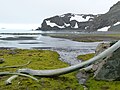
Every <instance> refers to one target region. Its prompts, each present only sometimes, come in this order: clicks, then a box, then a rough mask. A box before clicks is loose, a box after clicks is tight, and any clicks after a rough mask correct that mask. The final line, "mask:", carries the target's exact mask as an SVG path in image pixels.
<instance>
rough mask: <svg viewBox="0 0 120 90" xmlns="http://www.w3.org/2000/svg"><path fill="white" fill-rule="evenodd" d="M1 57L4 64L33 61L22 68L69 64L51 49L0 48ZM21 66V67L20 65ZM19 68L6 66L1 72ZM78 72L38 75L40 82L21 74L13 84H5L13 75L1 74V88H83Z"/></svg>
mask: <svg viewBox="0 0 120 90" xmlns="http://www.w3.org/2000/svg"><path fill="white" fill-rule="evenodd" d="M0 58H4V59H5V62H4V63H1V64H0V67H2V66H14V65H22V64H25V63H27V62H28V61H31V63H30V64H29V65H27V66H24V67H22V68H31V69H37V70H39V69H57V68H63V67H67V66H69V65H68V64H66V63H64V62H62V61H60V60H59V54H58V53H56V52H54V51H50V50H25V49H23V50H22V49H15V50H0ZM19 68H21V67H19ZM19 68H4V69H0V72H4V71H10V72H15V71H16V70H17V69H19ZM75 75H76V72H73V73H69V74H65V75H61V76H58V77H38V76H35V77H36V78H37V79H38V80H39V82H36V81H34V80H32V79H30V78H27V77H22V76H19V77H17V78H16V79H15V80H13V82H12V84H10V85H5V81H6V80H7V79H8V78H9V77H10V76H11V75H7V76H0V90H83V88H82V86H81V85H79V83H78V81H77V79H76V76H75Z"/></svg>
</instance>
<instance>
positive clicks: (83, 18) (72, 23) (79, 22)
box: [41, 13, 97, 30]
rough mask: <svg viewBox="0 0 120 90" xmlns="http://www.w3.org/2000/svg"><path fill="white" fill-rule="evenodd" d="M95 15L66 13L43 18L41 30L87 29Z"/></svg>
mask: <svg viewBox="0 0 120 90" xmlns="http://www.w3.org/2000/svg"><path fill="white" fill-rule="evenodd" d="M96 16H97V15H92V14H86V15H85V14H72V13H67V14H63V15H60V16H58V15H57V16H54V17H51V18H47V19H44V20H43V22H42V24H41V29H42V30H64V29H70V30H71V29H72V30H76V29H77V30H78V29H79V30H87V28H88V27H89V25H90V24H91V22H92V20H93V19H94V18H95V17H96Z"/></svg>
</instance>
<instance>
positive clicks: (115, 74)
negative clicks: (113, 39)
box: [93, 44, 120, 81]
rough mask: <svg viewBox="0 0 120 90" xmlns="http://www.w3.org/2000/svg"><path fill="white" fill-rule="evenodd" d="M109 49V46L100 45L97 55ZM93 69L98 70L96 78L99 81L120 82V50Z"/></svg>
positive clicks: (95, 74)
mask: <svg viewBox="0 0 120 90" xmlns="http://www.w3.org/2000/svg"><path fill="white" fill-rule="evenodd" d="M108 47H109V44H100V45H99V46H98V47H97V51H96V53H97V54H98V53H100V52H102V51H103V50H105V49H106V48H108ZM93 68H94V69H95V68H96V71H95V73H94V76H95V79H97V80H107V81H112V80H120V48H119V49H118V50H116V51H115V52H114V53H112V54H111V55H109V56H107V57H106V58H104V61H101V62H98V63H96V64H95V65H94V66H93Z"/></svg>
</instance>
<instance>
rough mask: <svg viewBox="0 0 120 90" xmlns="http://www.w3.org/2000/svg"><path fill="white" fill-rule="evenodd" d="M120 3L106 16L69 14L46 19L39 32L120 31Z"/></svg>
mask: <svg viewBox="0 0 120 90" xmlns="http://www.w3.org/2000/svg"><path fill="white" fill-rule="evenodd" d="M119 16H120V1H119V2H117V3H116V4H115V5H113V6H112V7H111V8H110V10H109V11H108V12H107V13H105V14H99V15H93V14H72V13H67V14H63V15H57V16H54V17H50V18H47V19H44V20H43V22H42V24H41V27H38V29H37V30H80V31H102V30H104V31H105V30H106V31H107V30H109V31H120V30H119V28H120V17H119Z"/></svg>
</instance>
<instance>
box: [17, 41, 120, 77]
mask: <svg viewBox="0 0 120 90" xmlns="http://www.w3.org/2000/svg"><path fill="white" fill-rule="evenodd" d="M119 47H120V40H119V41H118V42H117V43H115V44H114V45H112V46H111V47H110V48H108V49H107V50H105V51H103V52H102V53H100V54H99V55H97V56H95V57H93V58H91V59H89V60H88V61H85V62H82V63H79V64H76V65H73V66H70V67H66V68H61V69H53V70H32V69H19V70H18V72H21V73H28V74H31V75H38V76H55V75H61V74H66V73H69V72H72V71H75V70H78V69H81V68H84V67H86V66H88V65H91V64H92V63H94V62H95V61H98V60H99V59H102V58H104V57H106V56H108V55H109V54H111V53H113V52H114V51H115V50H117V49H118V48H119Z"/></svg>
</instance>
